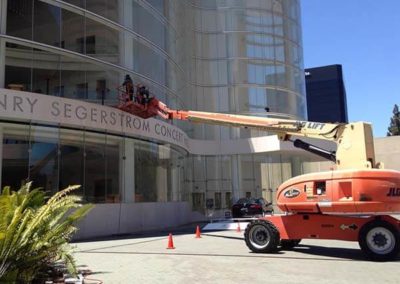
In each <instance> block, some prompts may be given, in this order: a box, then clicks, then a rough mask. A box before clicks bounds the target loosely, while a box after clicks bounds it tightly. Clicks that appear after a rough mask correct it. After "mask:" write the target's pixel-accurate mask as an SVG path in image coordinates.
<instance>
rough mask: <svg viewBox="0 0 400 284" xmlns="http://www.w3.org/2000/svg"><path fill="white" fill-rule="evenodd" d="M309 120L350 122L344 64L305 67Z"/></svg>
mask: <svg viewBox="0 0 400 284" xmlns="http://www.w3.org/2000/svg"><path fill="white" fill-rule="evenodd" d="M305 74H306V93H307V113H308V120H309V121H321V122H348V118H347V103H346V90H345V87H344V82H343V72H342V65H339V64H335V65H329V66H322V67H315V68H308V69H305Z"/></svg>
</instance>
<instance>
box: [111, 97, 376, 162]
mask: <svg viewBox="0 0 400 284" xmlns="http://www.w3.org/2000/svg"><path fill="white" fill-rule="evenodd" d="M119 108H120V109H121V110H124V111H128V112H130V113H132V114H134V115H137V116H140V117H142V118H148V117H152V116H161V117H162V118H164V119H178V120H188V121H192V122H198V123H206V124H214V125H226V126H234V127H244V128H252V129H259V130H263V131H268V132H272V133H275V134H277V136H278V138H279V139H280V140H282V141H292V142H293V143H294V145H295V146H296V147H300V148H302V149H304V150H307V151H309V152H312V153H315V154H318V155H320V156H322V157H324V158H327V159H329V160H332V161H334V162H335V163H336V166H337V168H338V169H370V168H377V167H381V166H380V164H377V163H376V162H375V153H374V143H373V136H372V127H371V124H369V123H366V122H355V123H348V124H343V123H338V124H335V123H321V122H311V121H301V120H290V119H276V118H268V117H258V116H246V115H233V114H224V113H211V112H200V111H190V110H189V111H182V110H172V109H169V108H168V107H167V106H166V105H165V104H164V103H162V102H160V101H158V100H157V99H156V98H152V99H151V101H150V102H149V103H148V104H146V105H142V104H137V103H132V102H129V103H126V104H123V105H120V106H119ZM293 137H310V138H316V139H321V140H328V141H333V142H335V143H336V144H337V150H336V153H334V152H329V151H326V150H323V149H320V148H318V147H315V146H313V145H310V144H308V143H306V142H304V141H301V140H292V138H293Z"/></svg>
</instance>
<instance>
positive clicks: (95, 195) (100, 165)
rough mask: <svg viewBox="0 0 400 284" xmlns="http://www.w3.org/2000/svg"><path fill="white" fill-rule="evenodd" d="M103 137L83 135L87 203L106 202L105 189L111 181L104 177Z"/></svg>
mask: <svg viewBox="0 0 400 284" xmlns="http://www.w3.org/2000/svg"><path fill="white" fill-rule="evenodd" d="M105 143H106V136H105V135H100V134H99V135H95V134H92V133H85V152H84V156H85V169H84V175H85V187H84V192H85V197H86V199H87V200H88V201H89V202H95V203H103V202H106V192H107V187H109V186H111V184H112V180H110V179H108V178H107V176H106V160H105Z"/></svg>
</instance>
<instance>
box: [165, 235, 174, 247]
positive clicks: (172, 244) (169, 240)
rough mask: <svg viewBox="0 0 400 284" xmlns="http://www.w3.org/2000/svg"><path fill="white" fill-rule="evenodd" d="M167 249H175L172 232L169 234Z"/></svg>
mask: <svg viewBox="0 0 400 284" xmlns="http://www.w3.org/2000/svg"><path fill="white" fill-rule="evenodd" d="M167 249H175V247H174V241H173V240H172V234H171V233H170V234H169V236H168V246H167Z"/></svg>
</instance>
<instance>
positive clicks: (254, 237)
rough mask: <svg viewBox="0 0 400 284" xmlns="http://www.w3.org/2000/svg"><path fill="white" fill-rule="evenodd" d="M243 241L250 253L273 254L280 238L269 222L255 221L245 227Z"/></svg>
mask: <svg viewBox="0 0 400 284" xmlns="http://www.w3.org/2000/svg"><path fill="white" fill-rule="evenodd" d="M244 239H245V241H246V245H247V247H248V248H249V249H250V250H251V251H252V252H256V253H260V252H274V251H276V250H277V248H278V244H279V239H280V236H279V231H278V229H277V228H276V227H275V225H274V224H272V223H271V222H269V221H266V220H255V221H253V222H251V223H250V224H249V225H248V226H247V228H246V230H245V232H244Z"/></svg>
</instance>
